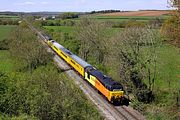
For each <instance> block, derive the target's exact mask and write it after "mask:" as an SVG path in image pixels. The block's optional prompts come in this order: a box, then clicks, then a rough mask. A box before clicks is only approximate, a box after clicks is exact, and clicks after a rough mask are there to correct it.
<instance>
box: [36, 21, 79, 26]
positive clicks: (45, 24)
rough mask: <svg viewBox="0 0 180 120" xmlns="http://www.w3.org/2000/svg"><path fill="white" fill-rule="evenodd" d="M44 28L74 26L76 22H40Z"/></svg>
mask: <svg viewBox="0 0 180 120" xmlns="http://www.w3.org/2000/svg"><path fill="white" fill-rule="evenodd" d="M39 22H40V23H41V24H42V26H74V25H75V23H76V22H75V21H74V20H54V21H48V20H46V21H39Z"/></svg>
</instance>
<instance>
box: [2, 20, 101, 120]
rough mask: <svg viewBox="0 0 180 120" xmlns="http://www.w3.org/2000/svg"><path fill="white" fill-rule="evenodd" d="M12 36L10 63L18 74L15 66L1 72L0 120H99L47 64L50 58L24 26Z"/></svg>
mask: <svg viewBox="0 0 180 120" xmlns="http://www.w3.org/2000/svg"><path fill="white" fill-rule="evenodd" d="M11 36H12V38H11V41H12V43H11V44H9V46H10V51H11V52H10V53H11V56H12V58H11V59H13V61H14V64H15V63H16V64H17V65H18V68H19V69H20V70H21V71H19V69H17V66H15V67H16V70H15V71H13V72H8V74H6V73H3V72H0V119H3V120H4V119H12V120H13V119H14V120H19V119H20V120H24V119H33V120H36V119H42V120H44V119H50V120H56V119H62V120H67V119H68V120H74V119H77V120H84V119H89V120H94V119H97V120H100V119H102V117H101V116H100V115H99V113H98V112H97V110H96V109H95V108H94V107H93V106H92V104H91V103H90V101H88V100H87V99H86V98H85V96H84V95H83V93H82V91H81V90H80V89H78V87H76V86H75V85H74V83H73V81H70V80H69V78H67V76H66V75H65V74H64V73H60V71H59V70H57V69H56V68H55V67H53V65H52V64H51V63H49V61H50V58H51V55H50V56H49V54H48V53H45V52H46V49H45V48H44V47H42V46H41V44H40V43H38V40H37V39H36V36H35V35H34V33H33V32H32V31H30V30H29V28H27V25H25V23H23V25H20V26H19V27H18V28H17V29H16V30H15V31H14V32H13V33H12V34H11ZM6 52H8V51H6ZM0 53H2V51H0ZM5 56H6V55H5ZM5 56H1V57H3V58H5ZM1 57H0V58H1ZM7 57H8V56H7ZM5 59H6V58H5ZM24 67H27V68H28V69H26V70H24V71H22V69H23V68H24ZM17 70H18V71H17ZM0 71H1V70H0ZM29 71H30V72H29Z"/></svg>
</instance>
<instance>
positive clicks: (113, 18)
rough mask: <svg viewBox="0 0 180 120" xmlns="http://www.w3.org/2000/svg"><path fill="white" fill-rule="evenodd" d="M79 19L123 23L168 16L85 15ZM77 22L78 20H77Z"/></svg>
mask: <svg viewBox="0 0 180 120" xmlns="http://www.w3.org/2000/svg"><path fill="white" fill-rule="evenodd" d="M81 17H91V18H94V19H97V20H98V21H115V22H124V21H128V20H132V19H133V20H136V21H144V22H147V21H150V20H154V19H156V18H159V19H167V18H168V17H169V16H166V15H162V16H158V17H157V16H103V15H85V16H81ZM78 20H79V19H78Z"/></svg>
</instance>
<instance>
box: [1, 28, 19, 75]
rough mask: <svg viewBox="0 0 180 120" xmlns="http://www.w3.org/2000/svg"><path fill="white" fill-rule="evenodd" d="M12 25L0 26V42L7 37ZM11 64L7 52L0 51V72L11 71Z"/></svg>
mask: <svg viewBox="0 0 180 120" xmlns="http://www.w3.org/2000/svg"><path fill="white" fill-rule="evenodd" d="M15 27H16V26H14V25H0V41H1V40H3V39H6V38H8V37H9V34H10V32H11V31H12V30H13V29H14V28H15ZM12 68H13V63H12V59H11V58H10V53H9V51H8V50H0V71H4V72H10V71H12Z"/></svg>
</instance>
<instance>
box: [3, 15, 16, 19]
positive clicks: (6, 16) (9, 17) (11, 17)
mask: <svg viewBox="0 0 180 120" xmlns="http://www.w3.org/2000/svg"><path fill="white" fill-rule="evenodd" d="M6 18H8V19H19V17H18V16H12V15H0V19H6Z"/></svg>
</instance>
